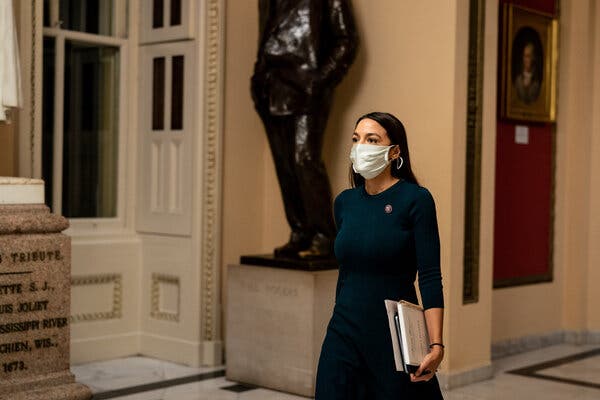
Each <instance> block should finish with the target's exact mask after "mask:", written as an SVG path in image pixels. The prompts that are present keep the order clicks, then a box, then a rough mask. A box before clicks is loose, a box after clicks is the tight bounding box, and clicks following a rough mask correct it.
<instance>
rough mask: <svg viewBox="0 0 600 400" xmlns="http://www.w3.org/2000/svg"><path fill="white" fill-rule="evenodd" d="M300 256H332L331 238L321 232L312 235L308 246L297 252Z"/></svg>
mask: <svg viewBox="0 0 600 400" xmlns="http://www.w3.org/2000/svg"><path fill="white" fill-rule="evenodd" d="M298 256H299V257H300V258H307V259H308V258H334V257H335V255H334V253H333V239H332V238H331V237H328V236H325V235H323V234H322V233H317V234H316V235H315V236H313V238H312V240H311V242H310V246H309V247H308V248H307V249H305V250H301V251H299V252H298Z"/></svg>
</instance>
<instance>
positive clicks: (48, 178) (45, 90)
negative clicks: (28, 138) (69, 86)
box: [42, 37, 56, 208]
mask: <svg viewBox="0 0 600 400" xmlns="http://www.w3.org/2000/svg"><path fill="white" fill-rule="evenodd" d="M55 55H56V41H55V40H54V38H51V37H45V38H44V55H43V57H44V59H43V76H42V79H43V85H42V178H43V179H44V189H45V197H46V198H45V200H46V205H48V206H49V207H50V208H52V207H53V204H52V182H53V179H52V166H53V163H54V73H55Z"/></svg>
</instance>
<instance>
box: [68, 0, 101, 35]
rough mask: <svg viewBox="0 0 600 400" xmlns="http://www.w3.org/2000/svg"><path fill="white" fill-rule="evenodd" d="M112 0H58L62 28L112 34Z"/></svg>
mask: <svg viewBox="0 0 600 400" xmlns="http://www.w3.org/2000/svg"><path fill="white" fill-rule="evenodd" d="M112 13H113V0H60V6H59V19H60V20H61V21H62V26H61V27H62V29H68V30H71V31H79V32H87V33H96V34H99V35H112Z"/></svg>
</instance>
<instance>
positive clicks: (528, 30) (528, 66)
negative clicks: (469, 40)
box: [501, 4, 558, 122]
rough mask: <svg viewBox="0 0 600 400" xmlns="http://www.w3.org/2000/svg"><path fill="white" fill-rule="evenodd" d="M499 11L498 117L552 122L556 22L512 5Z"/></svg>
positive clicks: (553, 119)
mask: <svg viewBox="0 0 600 400" xmlns="http://www.w3.org/2000/svg"><path fill="white" fill-rule="evenodd" d="M503 11H504V13H503V40H502V64H501V68H502V88H501V89H502V90H501V93H502V98H501V113H502V118H506V119H514V120H523V121H539V122H554V121H555V118H556V64H557V59H558V52H557V34H558V22H557V20H556V19H555V18H553V17H552V15H548V14H544V13H541V12H538V11H533V10H529V9H526V8H522V7H518V6H514V5H512V4H505V6H504V10H503Z"/></svg>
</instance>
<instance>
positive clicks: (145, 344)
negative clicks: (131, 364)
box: [140, 333, 223, 367]
mask: <svg viewBox="0 0 600 400" xmlns="http://www.w3.org/2000/svg"><path fill="white" fill-rule="evenodd" d="M140 343H141V345H140V353H141V354H142V355H144V356H148V357H154V358H158V359H160V360H165V361H171V362H174V363H178V364H185V365H188V366H190V367H201V366H205V367H207V366H217V365H222V364H223V345H222V342H221V341H205V342H193V341H188V340H183V339H178V338H173V337H168V336H160V335H154V334H150V333H142V334H141V336H140Z"/></svg>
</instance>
